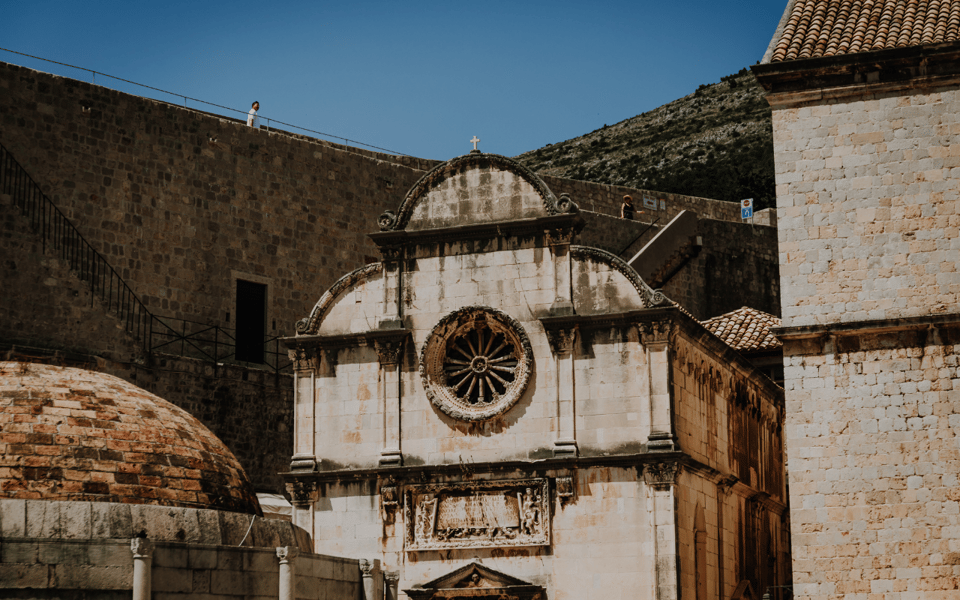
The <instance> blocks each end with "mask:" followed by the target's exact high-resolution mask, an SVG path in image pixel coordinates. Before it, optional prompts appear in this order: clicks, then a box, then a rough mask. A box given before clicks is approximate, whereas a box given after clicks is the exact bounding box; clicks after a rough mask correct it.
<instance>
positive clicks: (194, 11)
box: [0, 0, 786, 160]
mask: <svg viewBox="0 0 960 600" xmlns="http://www.w3.org/2000/svg"><path fill="white" fill-rule="evenodd" d="M4 4H5V8H4V11H3V14H4V18H3V19H2V20H0V47H2V48H6V49H9V50H15V51H18V52H23V53H26V54H33V55H36V56H40V57H43V58H47V59H51V60H56V61H61V62H65V63H69V64H72V65H77V66H81V67H85V68H88V69H93V70H95V71H100V72H102V73H107V74H109V75H114V76H116V77H121V78H124V79H129V80H132V81H135V82H138V83H142V84H146V85H150V86H153V87H156V88H160V89H163V90H169V91H172V92H176V93H179V94H183V95H186V96H190V97H193V98H198V99H202V100H205V101H208V102H213V103H216V104H221V105H224V106H228V107H231V108H237V109H244V110H247V109H249V106H250V103H251V102H252V101H253V100H259V101H260V104H261V109H260V114H261V116H262V117H266V118H273V119H277V120H280V121H284V122H286V123H292V124H295V125H299V126H301V127H306V128H309V129H313V130H316V131H321V132H324V133H329V134H332V135H335V136H340V137H344V138H349V139H351V140H356V141H359V142H363V143H366V144H372V145H374V146H379V147H381V148H385V149H388V150H390V151H392V152H395V153H400V154H409V155H412V156H420V157H424V158H432V159H441V160H445V159H448V158H452V157H454V156H457V155H460V154H465V153H466V152H468V151H469V150H470V148H471V147H472V146H471V145H470V144H469V141H468V140H470V139H471V137H473V136H474V135H476V136H477V137H479V138H480V139H481V140H482V141H481V142H480V149H481V150H483V151H485V152H493V153H497V154H504V155H507V156H514V155H517V154H520V153H522V152H526V151H528V150H534V149H536V148H539V147H541V146H544V145H546V144H548V143H555V142H559V141H563V140H566V139H569V138H572V137H577V136H579V135H582V134H584V133H588V132H590V131H593V130H594V129H597V128H599V127H602V126H603V125H604V124H613V123H616V122H619V121H622V120H623V119H627V118H630V117H632V116H635V115H637V114H640V113H643V112H645V111H648V110H651V109H654V108H656V107H658V106H661V105H663V104H665V103H667V102H670V101H672V100H676V99H677V98H680V97H682V96H685V95H687V94H690V93H692V92H693V91H695V90H696V88H697V86H698V85H700V84H702V83H713V82H716V81H719V80H720V77H722V76H724V75H729V74H730V73H734V72H736V71H738V70H740V69H741V68H743V67H746V66H749V65H752V64H754V63H756V62H757V61H758V60H760V58H761V57H762V56H763V53H764V51H765V49H766V47H767V44H768V43H769V41H770V38H771V37H772V35H773V32H774V30H775V28H776V26H777V23H778V21H779V19H780V16H781V14H782V13H783V10H784V8H785V6H786V0H757V1H755V2H733V1H727V0H715V1H713V2H708V1H700V0H697V1H692V2H670V1H663V0H660V1H656V2H652V1H647V0H636V1H634V2H614V1H609V2H605V1H602V0H601V1H595V2H589V3H588V2H566V1H564V0H552V1H548V2H547V1H543V2H542V1H539V0H537V1H528V2H524V1H521V0H517V1H514V2H500V1H498V0H488V1H486V2H450V1H447V2H420V1H417V0H407V1H405V2H399V1H396V0H394V1H392V2H381V1H374V0H371V1H364V0H354V1H352V2H351V1H349V0H348V1H346V2H322V1H321V2H274V3H267V2H261V3H255V2H242V1H239V2H231V3H221V2H203V1H198V0H193V1H191V2H179V1H170V2H165V3H149V4H147V3H143V2H130V1H129V0H128V1H124V2H97V1H92V2H86V3H78V2H46V1H44V0H31V1H30V2H24V1H13V0H7V2H5V3H4ZM0 60H3V61H6V62H11V63H15V64H19V65H23V66H27V67H31V68H35V69H38V70H42V71H46V72H51V73H56V74H58V75H64V76H67V77H72V78H74V79H81V80H85V81H90V80H91V76H90V74H89V73H85V72H82V71H77V70H76V69H70V68H67V67H62V66H59V65H53V64H50V63H45V62H42V61H38V60H34V59H30V58H26V57H23V56H19V55H17V54H12V53H10V52H3V51H0ZM97 83H98V84H102V85H106V86H108V87H111V88H114V89H119V90H122V91H126V92H130V93H133V94H137V95H142V96H149V97H153V98H158V99H162V100H168V101H171V102H176V103H182V102H183V100H182V98H180V99H178V98H176V97H173V96H167V95H164V94H161V93H158V92H154V91H151V90H146V89H143V88H137V87H135V86H130V85H128V84H125V83H122V82H119V81H116V80H113V79H104V78H103V77H99V76H98V77H97ZM187 104H188V106H194V107H197V108H201V109H203V110H211V111H213V112H220V113H225V112H226V111H223V110H221V109H214V108H211V107H209V106H202V105H197V104H196V103H193V102H189V101H188V103H187ZM229 114H231V116H239V115H238V114H237V113H229ZM318 137H319V136H318ZM334 141H338V140H334Z"/></svg>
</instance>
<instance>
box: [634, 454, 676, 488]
mask: <svg viewBox="0 0 960 600" xmlns="http://www.w3.org/2000/svg"><path fill="white" fill-rule="evenodd" d="M681 468H682V467H681V465H680V463H679V462H677V461H672V460H671V461H664V462H653V463H647V464H645V465H644V466H643V481H644V483H646V484H647V485H649V486H651V487H652V488H653V489H655V490H666V489H669V488H670V487H671V486H673V485H675V484H676V483H677V477H678V476H679V475H680V470H681Z"/></svg>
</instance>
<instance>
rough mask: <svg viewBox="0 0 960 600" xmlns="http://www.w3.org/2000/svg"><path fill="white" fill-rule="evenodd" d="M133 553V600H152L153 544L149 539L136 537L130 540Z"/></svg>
mask: <svg viewBox="0 0 960 600" xmlns="http://www.w3.org/2000/svg"><path fill="white" fill-rule="evenodd" d="M130 551H131V552H133V600H150V591H151V589H150V586H151V582H150V570H151V566H152V565H151V559H152V555H153V544H151V543H150V542H149V541H148V540H147V538H141V537H135V538H133V539H132V540H130Z"/></svg>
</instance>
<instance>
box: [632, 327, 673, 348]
mask: <svg viewBox="0 0 960 600" xmlns="http://www.w3.org/2000/svg"><path fill="white" fill-rule="evenodd" d="M637 330H638V331H639V332H640V339H641V341H642V342H643V344H644V345H645V346H646V345H649V344H665V343H667V342H669V341H670V334H671V332H672V331H673V324H672V323H671V322H670V321H645V322H643V323H637Z"/></svg>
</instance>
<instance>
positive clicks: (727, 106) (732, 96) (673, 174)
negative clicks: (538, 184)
mask: <svg viewBox="0 0 960 600" xmlns="http://www.w3.org/2000/svg"><path fill="white" fill-rule="evenodd" d="M770 114H771V113H770V107H769V105H768V104H767V102H766V100H764V98H763V91H762V89H761V88H760V86H759V85H758V84H757V82H756V80H755V79H754V77H753V74H752V73H751V72H750V71H749V70H748V69H743V70H741V71H740V72H739V73H735V74H733V75H729V76H727V77H723V78H721V81H720V82H719V83H713V84H707V85H701V86H700V87H699V88H698V89H697V91H696V92H694V93H693V94H690V95H689V96H685V97H683V98H680V99H679V100H675V101H673V102H671V103H669V104H665V105H664V106H661V107H660V108H657V109H655V110H652V111H650V112H646V113H643V114H641V115H638V116H636V117H633V118H630V119H627V120H625V121H621V122H620V123H617V124H615V125H610V126H607V125H605V126H603V127H602V128H601V129H598V130H596V131H592V132H590V133H588V134H586V135H583V136H580V137H578V138H574V139H572V140H567V141H565V142H560V143H557V144H548V145H547V146H545V147H543V148H540V149H539V150H534V151H532V152H527V153H525V154H521V155H520V156H518V157H516V158H517V159H519V160H520V161H521V162H523V163H524V164H526V165H527V166H528V167H530V168H531V169H533V170H534V171H537V172H541V173H545V174H548V175H556V176H560V177H568V178H571V179H580V180H585V181H595V182H598V183H607V184H613V185H623V186H628V187H634V188H640V189H648V190H656V191H660V192H672V193H676V194H686V195H690V196H701V197H705V198H716V199H720V200H729V201H731V202H737V201H739V200H741V199H743V198H753V199H754V200H755V206H756V208H757V210H759V209H763V208H768V207H773V206H776V200H775V198H776V196H775V194H776V191H775V184H774V165H773V129H772V127H771V120H770Z"/></svg>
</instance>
